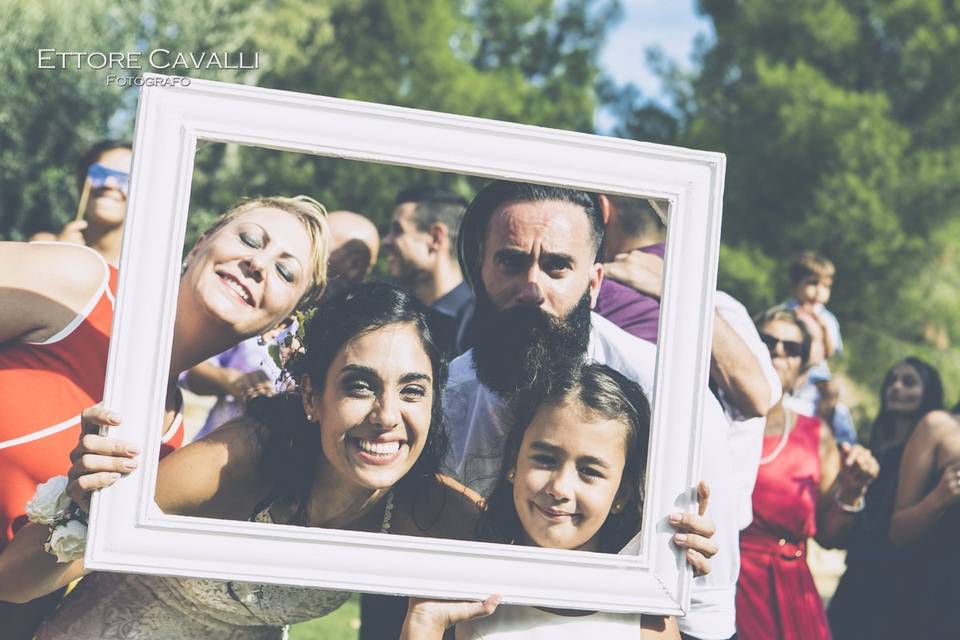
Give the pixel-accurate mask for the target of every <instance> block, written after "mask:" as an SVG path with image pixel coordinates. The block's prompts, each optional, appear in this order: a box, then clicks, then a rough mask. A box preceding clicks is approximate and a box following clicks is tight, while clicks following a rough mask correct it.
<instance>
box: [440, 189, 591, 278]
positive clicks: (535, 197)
mask: <svg viewBox="0 0 960 640" xmlns="http://www.w3.org/2000/svg"><path fill="white" fill-rule="evenodd" d="M551 201H554V202H568V203H570V204H573V205H577V206H579V207H582V208H583V210H584V213H585V214H586V215H587V220H589V222H590V229H591V232H592V233H591V235H592V238H591V239H592V240H593V246H594V256H600V255H601V248H602V246H603V228H604V227H603V213H602V212H601V210H600V203H599V201H598V199H597V196H596V195H595V194H592V193H587V192H586V191H578V190H576V189H568V188H566V187H551V186H546V185H539V184H530V183H528V182H510V181H508V180H495V181H494V182H491V183H490V184H488V185H487V186H485V187H484V188H483V189H481V190H480V192H479V193H478V194H477V195H476V197H475V198H474V199H473V201H472V202H471V203H470V205H469V206H468V207H467V211H466V213H464V214H463V222H461V223H460V232H459V234H458V236H457V254H458V257H459V259H460V270H461V271H463V276H464V278H466V280H467V283H468V284H469V285H470V286H471V287H472V288H473V290H474V291H477V290H478V289H477V284H478V283H479V282H480V266H481V263H482V262H483V245H484V241H485V240H486V237H487V227H488V226H489V224H490V218H491V217H492V216H493V212H494V211H495V210H496V209H497V207H499V206H501V205H504V204H506V203H508V202H551Z"/></svg>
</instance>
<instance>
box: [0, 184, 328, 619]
mask: <svg viewBox="0 0 960 640" xmlns="http://www.w3.org/2000/svg"><path fill="white" fill-rule="evenodd" d="M325 214H326V212H325V211H324V210H323V208H322V206H320V205H319V203H316V202H315V201H313V200H311V199H310V198H305V197H302V196H301V197H298V198H259V199H255V200H251V201H249V202H246V203H243V204H241V205H239V206H237V207H234V208H233V209H231V210H230V211H228V212H227V213H225V214H224V215H223V216H221V217H220V218H219V219H218V220H217V221H216V222H215V223H214V225H213V227H211V228H210V229H209V230H208V231H207V233H206V234H204V236H203V237H202V238H200V239H199V240H198V241H197V242H196V244H195V245H194V246H193V248H192V249H191V250H190V252H189V254H188V255H187V258H186V260H185V261H184V270H183V275H182V276H181V280H180V289H179V294H178V300H177V315H176V320H175V329H174V340H173V350H172V353H171V358H170V382H169V385H168V392H167V400H166V407H165V416H164V424H165V427H166V428H165V434H164V446H162V448H161V451H162V452H164V451H166V452H169V451H170V450H171V449H173V448H176V447H177V446H178V445H179V443H180V441H181V440H182V437H183V435H182V433H183V432H182V430H181V429H180V424H181V423H182V420H181V416H180V411H179V409H180V407H179V405H180V402H179V393H178V392H177V387H176V379H177V375H178V374H179V373H180V372H181V371H184V370H186V369H189V368H191V367H193V366H194V365H196V364H197V363H199V362H202V361H204V360H206V359H207V358H209V357H210V356H212V355H214V354H217V353H220V352H221V351H223V350H224V349H226V348H228V347H230V346H231V345H233V344H236V343H237V342H239V341H241V340H244V339H246V338H248V337H250V336H254V335H257V334H259V333H261V332H263V331H265V330H266V329H269V328H270V327H272V326H274V325H276V324H277V323H278V322H279V321H280V320H281V319H283V318H285V317H287V316H288V315H289V314H290V313H291V311H292V310H293V309H294V308H295V307H297V306H298V305H300V304H305V303H309V302H312V301H315V300H317V299H318V298H319V296H320V294H321V293H322V292H323V288H324V286H325V284H326V263H327V256H328V242H329V232H328V230H327V224H326V219H325ZM0 265H3V268H0V478H2V481H0V586H2V587H4V588H10V589H12V588H14V587H16V586H17V584H16V583H17V581H18V580H20V576H22V575H23V574H22V573H19V572H18V570H17V568H16V567H18V566H21V565H20V564H18V563H17V562H16V558H15V557H14V555H13V554H11V553H10V549H7V543H8V542H9V541H10V539H11V538H12V537H13V535H14V533H15V532H17V531H18V529H19V530H20V535H21V536H23V535H25V534H26V535H33V536H34V537H36V538H37V540H38V543H37V545H35V546H36V547H37V548H39V555H40V557H44V552H43V549H42V545H41V543H42V541H43V540H44V539H45V538H46V536H47V533H46V532H47V529H46V527H43V526H40V525H36V524H33V525H27V526H24V525H26V522H27V516H26V512H27V508H26V503H27V501H28V500H30V498H31V496H33V495H34V492H35V491H36V488H37V485H38V484H40V483H43V482H45V481H47V480H48V479H50V478H51V477H54V476H58V475H62V474H65V473H66V472H67V470H68V469H69V468H70V463H71V460H70V452H71V451H72V450H73V449H74V447H76V446H77V441H78V439H79V437H80V435H81V433H80V432H81V427H80V413H81V411H83V410H84V409H86V408H87V407H89V406H91V405H93V404H95V403H97V402H99V401H100V400H102V398H103V384H104V376H105V373H106V364H107V349H108V346H109V342H110V333H111V322H112V316H113V300H114V296H115V292H116V283H117V275H118V272H117V270H116V269H115V268H114V267H112V266H109V265H108V264H107V263H106V261H105V260H104V259H103V257H101V256H100V255H99V254H97V253H96V252H94V251H92V250H91V249H89V248H86V247H77V246H71V245H66V244H59V243H49V244H41V243H20V242H4V243H0ZM87 438H94V439H96V438H98V436H93V435H89V436H85V439H87ZM104 475H107V474H104ZM94 479H96V478H94ZM101 479H102V478H101ZM90 481H91V479H90V478H74V479H73V481H72V483H71V484H72V485H78V484H79V485H80V486H81V487H82V486H83V483H87V482H90ZM28 530H29V531H28ZM21 539H22V538H21ZM21 548H25V547H21ZM45 559H48V560H50V562H51V563H52V562H53V556H49V557H48V558H45ZM54 564H55V563H54ZM23 566H28V567H30V566H33V565H32V564H31V563H30V562H27V563H26V565H23ZM30 571H31V572H32V573H36V572H35V571H34V570H33V569H31V570H30ZM4 597H5V596H4V595H2V594H0V599H3V598H4ZM55 603H56V596H54V597H51V598H47V599H46V600H41V601H33V602H30V603H26V604H23V605H11V604H8V603H6V602H0V620H3V622H4V629H3V637H5V638H21V637H25V638H29V637H32V628H33V626H35V625H36V623H37V621H38V620H39V617H40V616H41V615H42V614H43V612H45V611H47V610H49V609H50V607H51V604H55Z"/></svg>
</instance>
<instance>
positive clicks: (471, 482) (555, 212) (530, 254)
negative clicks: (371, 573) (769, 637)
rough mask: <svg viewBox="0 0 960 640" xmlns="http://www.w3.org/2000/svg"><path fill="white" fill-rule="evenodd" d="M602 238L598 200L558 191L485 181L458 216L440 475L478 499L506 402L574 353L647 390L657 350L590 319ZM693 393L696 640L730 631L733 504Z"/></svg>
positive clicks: (713, 426) (707, 411)
mask: <svg viewBox="0 0 960 640" xmlns="http://www.w3.org/2000/svg"><path fill="white" fill-rule="evenodd" d="M603 234H604V228H603V219H602V214H601V212H600V208H599V205H598V202H597V200H596V199H595V198H594V197H592V196H589V195H588V194H586V193H583V192H579V191H574V190H571V189H563V188H557V187H545V186H537V185H529V184H519V183H510V182H502V181H500V182H494V183H491V184H490V185H488V186H487V187H486V188H484V189H483V190H482V191H481V192H480V193H479V194H478V195H477V197H476V198H474V200H473V202H472V203H471V204H470V207H469V208H468V210H467V212H466V214H465V215H464V219H463V223H462V225H461V228H460V233H459V238H458V248H459V258H460V264H461V269H462V271H463V273H464V275H465V277H466V278H467V281H468V282H469V283H470V284H471V286H472V287H473V289H474V293H475V295H476V311H475V316H474V321H475V324H474V348H473V349H471V350H470V351H468V352H467V353H465V354H464V355H462V356H461V357H459V358H457V359H456V360H454V361H453V363H451V366H450V379H449V382H448V386H447V391H446V393H445V396H444V412H445V414H446V418H447V425H448V429H449V431H450V436H451V445H452V446H451V453H450V455H449V456H448V457H447V459H446V461H445V469H446V471H447V472H448V473H450V474H452V475H454V476H455V477H457V478H459V479H460V480H462V481H463V482H465V483H466V484H467V485H468V486H470V487H471V488H473V489H475V490H477V491H479V492H480V493H481V494H485V493H488V492H489V491H490V489H491V488H492V486H493V483H494V480H495V479H496V477H497V474H498V473H499V471H500V463H501V455H502V445H503V441H504V438H505V435H506V429H507V424H508V422H507V420H508V419H507V417H506V415H505V413H504V411H505V407H506V406H508V405H509V403H510V401H511V400H512V399H513V398H515V397H516V396H518V395H523V394H525V393H530V392H535V391H536V390H538V389H540V388H542V387H543V385H548V384H550V381H551V380H554V379H556V378H557V377H558V376H562V375H563V374H564V372H565V371H568V370H569V369H570V368H571V367H572V366H575V364H576V363H577V362H579V361H580V360H581V359H582V358H584V357H587V358H590V359H593V360H596V361H600V362H604V363H606V364H609V365H610V366H612V367H614V368H615V369H618V370H620V371H621V372H622V373H623V374H624V375H626V376H628V377H630V378H632V379H633V380H635V381H636V382H637V383H639V384H640V385H641V387H643V388H644V390H645V391H646V392H647V393H648V395H652V394H651V391H652V386H653V371H654V364H655V358H656V348H655V347H654V346H653V345H652V344H650V343H648V342H644V341H642V340H639V339H637V338H634V337H633V336H631V335H629V334H627V333H625V332H623V331H622V330H620V329H619V328H617V327H616V326H614V325H613V324H611V323H610V322H608V321H606V320H604V319H603V318H601V317H600V316H597V315H596V314H593V313H591V312H590V309H591V308H592V306H593V305H594V304H595V302H596V297H597V293H598V291H599V288H600V284H601V282H602V279H603V267H602V265H601V264H600V262H599V259H600V257H601V253H600V249H601V245H602V243H603ZM704 392H705V397H704V420H705V421H706V422H708V423H709V424H707V426H705V428H704V434H705V436H704V437H705V438H706V441H705V443H704V450H705V451H710V452H711V455H708V456H705V457H704V469H703V477H704V479H705V480H706V481H707V482H708V483H709V484H710V486H711V487H712V497H711V501H710V516H711V517H712V518H713V519H714V520H715V521H716V523H717V535H716V537H715V538H713V540H714V541H715V542H716V543H718V544H719V547H720V549H722V553H721V555H720V556H718V558H717V560H716V561H715V562H714V563H713V567H712V570H711V572H710V574H709V575H707V576H705V577H704V578H701V579H699V580H698V581H697V583H696V584H695V586H694V590H693V599H692V604H691V611H690V613H689V614H688V616H687V619H688V620H699V622H698V623H697V624H694V625H693V626H692V627H691V629H692V631H691V633H692V634H693V635H694V636H695V637H702V638H708V639H711V640H712V639H714V638H716V639H718V640H719V639H721V638H729V637H731V636H732V635H733V634H734V631H735V628H734V619H735V614H734V605H733V603H734V595H735V583H736V577H737V572H738V570H739V548H738V543H737V522H736V515H737V509H736V503H735V500H734V498H735V494H734V491H733V489H732V486H731V479H730V476H729V473H728V472H729V468H730V464H729V458H728V456H727V446H726V438H727V429H728V428H729V427H728V423H727V420H726V418H725V417H724V414H723V410H722V409H721V408H720V405H719V403H718V402H717V401H716V399H715V398H714V397H713V396H712V394H709V393H708V392H707V390H706V389H705V390H704ZM686 517H687V518H691V514H687V515H686ZM692 518H693V519H696V516H692ZM698 531H699V530H698ZM682 544H683V546H685V547H688V548H692V549H693V553H692V554H688V558H691V556H692V558H691V562H693V563H694V564H696V563H697V561H698V560H704V562H705V559H704V558H703V556H702V555H701V553H700V552H701V551H703V552H704V553H706V554H710V551H712V548H713V547H715V545H714V544H713V543H711V542H710V540H707V539H705V538H703V537H702V536H700V535H697V534H696V533H694V534H692V535H691V534H688V535H687V536H686V541H685V542H683V543H682ZM698 549H699V550H698ZM698 556H699V558H698Z"/></svg>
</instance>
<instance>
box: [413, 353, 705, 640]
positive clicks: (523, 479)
mask: <svg viewBox="0 0 960 640" xmlns="http://www.w3.org/2000/svg"><path fill="white" fill-rule="evenodd" d="M515 411H516V418H517V419H516V422H515V424H516V425H517V427H516V428H514V429H513V430H512V431H511V433H510V436H509V439H508V441H507V444H506V453H505V455H504V468H503V470H502V471H501V473H500V477H499V479H498V481H497V486H496V488H495V489H494V491H493V493H492V494H491V496H490V499H489V501H488V502H487V507H486V509H485V511H484V512H483V513H482V514H481V517H480V524H479V538H480V539H481V540H483V541H485V542H499V543H509V544H523V545H527V546H537V547H546V548H550V549H574V550H578V551H597V552H601V553H617V552H618V551H619V550H620V549H622V548H623V547H624V545H625V544H626V543H627V542H628V541H629V540H630V539H631V538H633V536H634V535H635V534H636V533H637V531H639V530H640V519H641V514H642V510H643V493H642V489H641V487H642V478H643V476H644V470H645V468H646V459H647V442H648V435H649V428H650V405H649V403H648V401H647V398H646V397H645V396H644V394H643V391H641V389H640V387H639V386H637V385H636V384H635V383H634V382H632V381H630V380H628V379H627V378H625V377H624V376H623V375H621V374H620V373H618V372H617V371H615V370H613V369H611V368H610V367H607V366H606V365H602V364H597V363H590V364H584V365H581V367H580V368H579V369H578V370H577V371H575V373H574V374H573V376H572V379H571V380H570V381H568V382H567V383H566V384H564V385H562V388H559V389H558V388H555V389H553V390H551V391H550V392H549V393H547V394H546V395H545V396H544V397H541V398H539V399H533V400H528V403H527V406H525V407H515ZM702 508H703V504H701V509H702ZM498 602H499V598H498V597H496V596H493V597H491V598H488V599H487V600H484V601H483V602H443V601H436V600H418V599H411V603H410V608H409V611H408V613H407V619H406V621H405V622H404V629H403V634H402V635H401V638H404V639H411V640H412V639H417V640H429V639H437V640H439V639H440V638H441V637H442V636H443V633H444V630H445V629H446V628H447V627H449V626H453V625H456V638H457V640H462V639H467V640H479V639H484V640H512V639H519V638H524V639H525V640H526V639H533V640H535V639H538V638H547V637H549V638H551V640H562V639H565V638H577V639H580V638H605V639H611V640H614V639H616V638H630V639H631V640H636V638H637V636H638V631H640V634H639V635H640V637H641V638H643V639H644V640H652V639H653V638H672V639H676V640H679V638H680V635H679V631H678V630H677V626H676V622H675V621H674V620H673V619H672V618H666V619H664V618H662V617H659V616H644V617H643V618H642V619H641V616H640V614H616V613H586V614H585V613H584V612H582V611H577V612H573V611H557V610H544V609H539V608H536V607H524V606H508V605H505V606H502V607H499V608H498V607H497V605H498Z"/></svg>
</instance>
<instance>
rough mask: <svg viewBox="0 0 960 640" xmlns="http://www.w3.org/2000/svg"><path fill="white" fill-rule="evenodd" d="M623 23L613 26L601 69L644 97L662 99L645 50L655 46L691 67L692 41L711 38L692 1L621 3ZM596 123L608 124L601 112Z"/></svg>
mask: <svg viewBox="0 0 960 640" xmlns="http://www.w3.org/2000/svg"><path fill="white" fill-rule="evenodd" d="M621 4H622V6H623V14H624V16H623V20H621V22H620V23H619V24H618V25H617V26H616V27H614V28H613V29H612V30H611V31H610V34H609V35H608V38H607V45H606V47H605V49H604V51H603V53H602V55H601V57H600V60H601V64H602V65H603V67H604V69H605V70H606V71H607V72H608V73H609V74H610V75H611V76H613V78H614V79H615V80H616V81H617V82H619V83H624V82H627V81H630V82H633V83H634V84H635V85H637V86H638V87H639V88H640V90H641V91H642V92H643V94H644V95H645V96H649V97H653V98H661V99H662V97H663V96H662V92H661V87H660V82H659V80H658V79H657V78H656V77H655V76H654V75H653V74H652V73H651V71H650V68H649V67H648V66H647V61H646V54H645V52H646V50H647V49H648V48H649V47H652V46H656V47H659V48H660V49H662V50H663V51H664V52H665V53H666V54H667V57H669V58H671V59H672V60H674V61H675V62H678V63H679V64H680V65H681V66H683V67H687V68H689V67H690V66H691V63H690V56H691V54H692V53H693V42H694V38H695V37H696V36H697V35H698V34H704V35H710V34H711V26H710V23H709V21H707V20H705V19H703V18H701V17H700V16H698V15H697V14H696V12H695V11H694V4H695V0H621ZM597 121H598V124H599V125H600V126H601V127H602V128H605V125H607V124H609V122H608V121H606V120H605V118H604V115H603V114H602V113H600V114H597Z"/></svg>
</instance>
